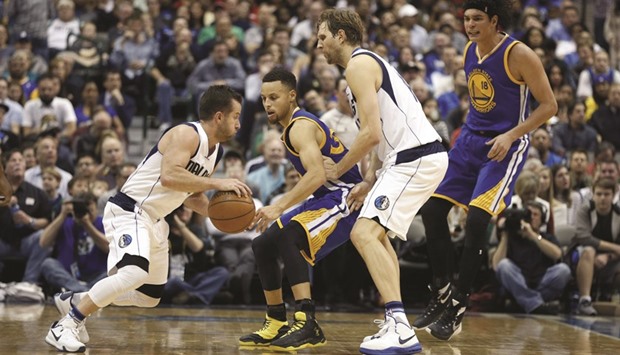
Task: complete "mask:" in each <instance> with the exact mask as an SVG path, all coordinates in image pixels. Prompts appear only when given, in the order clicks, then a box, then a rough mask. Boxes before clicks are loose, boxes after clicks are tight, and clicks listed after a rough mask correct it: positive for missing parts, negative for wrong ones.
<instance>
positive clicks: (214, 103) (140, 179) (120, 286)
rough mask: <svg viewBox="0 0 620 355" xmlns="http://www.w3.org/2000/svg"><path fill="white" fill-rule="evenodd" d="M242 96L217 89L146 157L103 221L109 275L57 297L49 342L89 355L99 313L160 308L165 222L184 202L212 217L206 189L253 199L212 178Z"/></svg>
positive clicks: (235, 126)
mask: <svg viewBox="0 0 620 355" xmlns="http://www.w3.org/2000/svg"><path fill="white" fill-rule="evenodd" d="M241 100H242V98H241V96H240V95H239V94H238V93H236V92H235V91H233V90H232V89H231V88H229V87H228V86H224V85H217V86H211V87H210V88H209V89H207V91H206V92H205V93H204V94H203V95H202V97H201V98H200V107H199V118H200V120H199V121H197V122H191V123H186V124H181V125H178V126H176V127H174V128H171V129H170V130H168V131H167V132H165V133H164V134H163V135H162V137H161V138H160V139H159V142H157V144H156V145H155V146H154V147H153V149H152V150H151V151H150V152H149V153H148V154H147V156H146V157H145V158H144V160H143V161H142V162H141V163H140V165H139V166H138V168H137V169H136V171H135V172H134V173H133V174H132V175H131V176H130V177H129V179H128V180H127V182H126V183H125V184H124V185H123V187H122V189H121V191H120V192H118V193H117V194H116V195H114V196H113V197H112V198H110V200H109V201H108V203H107V204H106V208H105V211H104V215H103V224H104V228H105V234H106V238H107V239H108V241H109V243H110V251H109V254H108V275H109V276H108V277H106V278H105V279H103V280H101V281H99V282H97V283H96V284H95V285H94V286H93V287H92V288H91V289H90V291H88V292H87V293H86V292H85V293H81V294H73V293H72V292H65V293H61V294H57V295H56V296H55V297H54V301H55V303H56V307H57V308H58V310H59V311H61V313H63V315H64V313H66V315H65V316H64V317H63V318H62V319H60V320H59V321H57V322H54V323H53V324H52V326H51V327H50V329H49V331H48V333H47V337H46V338H45V341H46V342H47V343H48V344H50V345H52V346H54V347H55V348H56V349H58V350H60V351H66V352H83V351H85V349H86V347H85V345H84V344H85V343H86V342H87V341H88V333H87V332H86V328H85V327H84V322H85V318H86V317H87V316H88V315H90V314H91V313H93V312H94V311H96V310H97V309H99V308H103V307H106V306H108V305H109V304H111V303H113V304H115V305H118V306H138V307H155V306H156V305H157V304H158V303H159V299H160V297H161V294H162V291H163V289H164V285H165V284H166V281H167V276H168V224H167V223H166V221H165V220H164V217H165V216H166V215H168V214H169V213H171V212H172V211H174V210H175V209H176V208H177V207H179V206H180V205H182V204H184V205H185V206H187V207H189V208H191V209H192V210H194V211H195V212H197V213H199V214H201V215H203V216H207V208H208V206H209V199H208V198H207V197H206V195H205V194H204V192H205V191H207V190H211V189H216V190H232V191H235V192H236V193H237V195H240V196H241V195H248V194H251V191H250V188H249V187H248V186H247V185H245V184H244V183H242V182H241V181H239V180H237V179H215V178H211V177H210V176H211V174H212V173H213V172H214V171H215V166H216V164H217V162H218V160H219V159H220V158H221V156H222V148H221V147H220V143H221V142H224V141H227V140H229V139H230V138H232V137H233V136H234V135H235V134H236V132H237V131H238V130H239V115H240V113H241Z"/></svg>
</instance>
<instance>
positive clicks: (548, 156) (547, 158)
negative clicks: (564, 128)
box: [530, 127, 563, 167]
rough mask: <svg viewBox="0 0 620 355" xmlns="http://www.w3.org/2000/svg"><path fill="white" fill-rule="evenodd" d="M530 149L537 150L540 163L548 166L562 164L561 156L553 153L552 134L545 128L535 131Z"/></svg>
mask: <svg viewBox="0 0 620 355" xmlns="http://www.w3.org/2000/svg"><path fill="white" fill-rule="evenodd" d="M530 149H535V150H536V152H537V153H538V157H539V158H540V161H542V163H543V164H545V165H546V166H549V167H551V166H553V165H555V164H561V163H562V161H563V159H562V157H561V156H559V155H557V154H555V153H554V152H553V151H551V134H550V133H549V131H547V129H546V128H545V127H540V128H537V129H535V130H534V133H532V146H531V147H530Z"/></svg>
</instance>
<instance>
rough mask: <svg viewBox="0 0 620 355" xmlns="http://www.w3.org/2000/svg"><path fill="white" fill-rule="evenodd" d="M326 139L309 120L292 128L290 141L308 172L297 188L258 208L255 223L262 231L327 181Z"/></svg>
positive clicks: (297, 123)
mask: <svg viewBox="0 0 620 355" xmlns="http://www.w3.org/2000/svg"><path fill="white" fill-rule="evenodd" d="M323 138H324V137H323V133H322V131H321V130H319V129H318V127H317V125H316V124H315V123H313V122H311V121H309V120H298V121H296V122H295V123H294V125H293V127H291V128H290V129H289V141H290V142H291V144H292V145H293V148H294V149H295V151H297V153H298V154H299V158H300V159H301V163H302V165H303V166H304V169H306V173H305V174H304V175H303V176H302V177H301V179H300V180H299V182H297V184H296V185H295V187H293V189H292V190H291V191H289V192H287V193H286V194H284V196H282V198H280V199H279V200H278V201H277V202H276V203H274V204H273V205H269V206H265V207H263V208H260V209H259V210H258V211H256V215H255V216H254V220H253V221H252V223H251V226H256V230H257V231H258V232H259V233H262V232H264V231H265V230H266V229H267V227H269V225H270V224H271V222H272V221H274V220H276V219H277V218H279V217H280V216H281V215H282V213H284V211H286V210H287V209H288V208H289V207H291V206H294V205H295V204H297V203H299V202H302V201H303V200H305V199H306V198H308V197H309V196H310V195H311V194H312V193H314V191H315V190H316V189H318V188H319V187H320V186H321V185H323V184H324V183H325V182H326V181H327V177H326V176H325V169H324V168H323V155H322V153H321V148H320V147H319V142H321V141H322V140H323Z"/></svg>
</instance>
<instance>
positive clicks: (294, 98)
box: [288, 89, 297, 102]
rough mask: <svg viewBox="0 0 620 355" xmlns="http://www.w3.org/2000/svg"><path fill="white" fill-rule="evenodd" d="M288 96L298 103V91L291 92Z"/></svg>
mask: <svg viewBox="0 0 620 355" xmlns="http://www.w3.org/2000/svg"><path fill="white" fill-rule="evenodd" d="M288 96H289V97H290V98H291V101H294V102H297V90H294V89H293V90H291V91H289V92H288Z"/></svg>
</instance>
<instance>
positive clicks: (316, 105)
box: [301, 89, 327, 117]
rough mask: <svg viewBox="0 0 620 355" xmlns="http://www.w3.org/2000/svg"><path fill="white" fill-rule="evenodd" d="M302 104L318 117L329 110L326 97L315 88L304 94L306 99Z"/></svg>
mask: <svg viewBox="0 0 620 355" xmlns="http://www.w3.org/2000/svg"><path fill="white" fill-rule="evenodd" d="M301 106H302V107H303V108H305V109H306V110H308V111H309V112H311V113H312V114H314V115H315V116H317V117H321V116H322V115H323V114H324V113H325V111H327V105H326V102H325V98H323V96H321V95H320V94H319V92H318V91H317V90H314V89H312V90H310V91H308V92H307V93H305V94H304V101H303V104H302V105H301Z"/></svg>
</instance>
